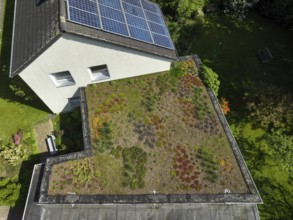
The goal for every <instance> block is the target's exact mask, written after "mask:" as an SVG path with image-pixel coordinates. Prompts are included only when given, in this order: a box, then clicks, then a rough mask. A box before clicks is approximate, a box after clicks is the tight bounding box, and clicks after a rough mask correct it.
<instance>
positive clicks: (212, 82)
mask: <svg viewBox="0 0 293 220" xmlns="http://www.w3.org/2000/svg"><path fill="white" fill-rule="evenodd" d="M200 77H201V79H202V81H203V82H204V84H205V85H206V86H207V87H209V88H210V89H212V90H213V91H214V93H215V95H216V96H218V91H219V88H220V81H219V80H218V74H217V73H215V72H214V71H213V70H212V69H211V68H210V67H208V66H206V65H202V66H201V71H200Z"/></svg>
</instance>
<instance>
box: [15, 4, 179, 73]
mask: <svg viewBox="0 0 293 220" xmlns="http://www.w3.org/2000/svg"><path fill="white" fill-rule="evenodd" d="M67 13H68V10H67V8H66V1H65V0H43V1H41V2H40V4H36V1H32V0H16V1H15V9H14V27H13V37H12V48H11V62H10V77H14V76H16V75H17V74H19V73H20V72H21V71H22V70H23V69H24V68H25V67H26V66H28V65H29V64H30V63H32V62H33V61H34V60H35V59H36V58H37V57H38V56H39V55H40V54H41V53H42V52H44V51H45V50H46V49H47V48H48V47H49V46H51V45H52V44H53V43H54V42H55V41H56V40H57V39H58V38H59V37H60V36H62V33H63V32H67V33H70V34H76V35H79V36H83V37H87V38H91V39H94V40H101V41H106V42H109V43H113V44H117V45H120V46H124V47H129V48H132V49H135V50H139V51H143V52H148V53H151V54H156V55H159V56H162V57H166V58H170V59H177V54H176V50H175V49H174V50H172V49H167V48H163V47H159V46H156V45H153V44H149V43H145V42H141V41H138V40H134V39H131V38H128V37H123V36H120V35H117V34H112V33H109V32H105V31H102V30H98V29H94V28H90V27H86V26H84V25H81V24H77V23H74V22H71V21H69V20H68V14H67Z"/></svg>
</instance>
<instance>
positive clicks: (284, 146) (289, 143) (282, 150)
mask: <svg viewBox="0 0 293 220" xmlns="http://www.w3.org/2000/svg"><path fill="white" fill-rule="evenodd" d="M266 139H267V142H268V145H269V146H270V147H271V148H272V149H273V150H274V154H273V157H274V159H275V160H276V161H278V164H279V166H280V167H281V169H282V170H284V171H286V172H289V173H292V171H293V167H292V164H293V136H288V135H284V134H280V133H278V132H274V133H272V134H267V135H266Z"/></svg>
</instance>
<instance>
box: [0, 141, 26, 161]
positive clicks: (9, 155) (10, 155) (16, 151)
mask: <svg viewBox="0 0 293 220" xmlns="http://www.w3.org/2000/svg"><path fill="white" fill-rule="evenodd" d="M1 148H2V149H3V150H1V151H0V157H2V158H3V159H4V160H6V161H8V162H9V163H10V164H11V165H17V163H18V162H19V161H20V160H21V159H25V158H26V157H27V155H26V153H27V150H26V149H25V148H24V147H23V146H22V145H21V144H19V145H16V144H8V145H6V146H4V147H1Z"/></svg>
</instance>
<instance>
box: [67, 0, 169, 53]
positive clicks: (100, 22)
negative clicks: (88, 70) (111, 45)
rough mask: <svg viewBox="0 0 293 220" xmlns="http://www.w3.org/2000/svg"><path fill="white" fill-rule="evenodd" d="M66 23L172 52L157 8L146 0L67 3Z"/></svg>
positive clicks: (94, 0)
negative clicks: (128, 38)
mask: <svg viewBox="0 0 293 220" xmlns="http://www.w3.org/2000/svg"><path fill="white" fill-rule="evenodd" d="M67 3H68V17H69V20H70V21H72V22H75V23H78V24H82V25H85V26H89V27H92V28H96V29H101V30H104V31H107V32H111V33H114V34H118V35H122V36H125V37H130V38H133V39H136V40H139V41H143V42H147V43H150V44H155V45H158V46H161V47H165V48H169V49H174V46H173V43H172V40H171V37H170V35H169V32H168V29H167V27H166V24H165V21H164V19H163V16H162V13H161V10H160V8H159V7H158V6H157V5H156V4H154V3H151V2H149V1H147V0H67Z"/></svg>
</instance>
